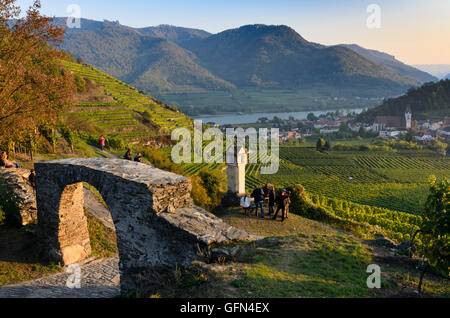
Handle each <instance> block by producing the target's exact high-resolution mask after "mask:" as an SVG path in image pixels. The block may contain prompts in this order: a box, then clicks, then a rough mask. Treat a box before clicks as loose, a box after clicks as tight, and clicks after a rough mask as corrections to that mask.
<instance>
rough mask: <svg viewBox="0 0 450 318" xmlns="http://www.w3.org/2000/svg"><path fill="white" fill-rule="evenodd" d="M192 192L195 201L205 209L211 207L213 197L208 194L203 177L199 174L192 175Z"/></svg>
mask: <svg viewBox="0 0 450 318" xmlns="http://www.w3.org/2000/svg"><path fill="white" fill-rule="evenodd" d="M191 182H192V192H191V197H192V199H193V200H194V203H195V204H196V205H198V206H200V207H202V208H204V209H209V208H210V207H211V198H210V197H209V196H208V193H207V192H206V189H205V187H204V186H203V183H202V179H200V177H199V176H194V177H191Z"/></svg>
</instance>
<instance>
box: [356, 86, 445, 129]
mask: <svg viewBox="0 0 450 318" xmlns="http://www.w3.org/2000/svg"><path fill="white" fill-rule="evenodd" d="M408 106H409V107H411V110H412V112H413V114H416V115H426V114H429V113H440V114H448V113H450V80H448V79H447V80H441V81H439V82H436V83H426V84H424V85H423V86H421V87H419V88H411V89H410V90H409V91H408V93H407V94H406V95H404V96H401V97H398V98H392V99H388V100H386V101H385V102H384V103H383V104H382V105H380V106H378V107H375V108H373V109H370V110H368V111H367V112H363V113H362V114H361V115H359V118H358V120H359V121H362V122H372V121H373V120H374V119H375V117H376V116H402V115H403V114H404V113H405V110H406V108H407V107H408ZM416 118H417V117H416Z"/></svg>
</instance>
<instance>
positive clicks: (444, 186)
mask: <svg viewBox="0 0 450 318" xmlns="http://www.w3.org/2000/svg"><path fill="white" fill-rule="evenodd" d="M449 197H450V180H448V179H444V180H442V181H441V182H440V183H437V182H436V177H435V176H432V177H430V195H429V196H428V199H427V202H426V203H425V207H424V209H423V212H422V220H423V221H422V224H421V226H420V234H421V241H422V246H421V249H419V251H420V254H421V255H422V256H423V257H424V259H425V260H426V262H427V266H426V267H425V269H424V271H423V273H422V275H421V279H420V282H419V292H420V290H421V285H422V279H423V275H424V274H425V271H426V269H427V267H428V264H429V265H430V266H432V267H433V268H435V269H436V270H437V271H438V272H440V273H441V274H442V275H444V276H445V277H449V269H450V214H449V213H448V212H449V208H450V201H449Z"/></svg>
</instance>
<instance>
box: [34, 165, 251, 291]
mask: <svg viewBox="0 0 450 318" xmlns="http://www.w3.org/2000/svg"><path fill="white" fill-rule="evenodd" d="M35 170H36V198H37V208H38V235H39V238H40V240H41V243H42V246H43V249H44V251H45V253H46V255H47V256H48V258H49V260H52V261H54V262H57V263H60V264H63V265H70V264H74V263H77V262H79V261H80V260H82V259H84V258H86V257H87V256H89V254H90V252H91V247H90V241H89V233H88V229H87V219H86V217H85V216H84V210H83V200H84V198H83V184H82V182H87V183H89V184H91V185H92V186H94V187H95V188H96V189H97V190H98V191H99V192H100V194H101V195H102V197H103V199H104V201H105V202H106V204H107V205H108V207H109V209H110V211H111V216H112V219H113V221H114V224H115V228H116V234H117V247H118V250H119V259H120V275H121V279H120V281H121V290H122V293H128V292H133V291H135V290H136V288H137V286H138V284H140V281H142V279H143V278H145V277H155V276H156V277H158V276H161V275H163V274H164V273H165V272H167V270H168V269H172V268H174V267H175V266H189V265H190V264H191V262H192V261H193V260H195V259H198V258H199V257H200V256H199V255H200V254H202V252H204V250H205V249H208V248H209V247H210V246H211V245H212V244H214V243H225V242H229V241H235V240H252V239H254V237H252V236H250V235H249V234H247V233H246V232H244V231H242V230H239V229H236V228H233V227H231V226H229V225H227V224H225V223H224V222H222V220H220V219H218V218H216V217H215V216H214V215H213V214H211V213H209V212H207V211H205V210H203V209H201V208H199V207H196V206H194V205H193V202H192V199H191V197H190V191H191V183H190V180H189V179H188V178H185V177H182V176H179V175H176V174H173V173H170V172H167V171H162V170H159V169H156V168H154V167H151V166H148V165H145V164H141V163H136V162H131V161H125V160H120V159H64V160H54V161H47V162H42V163H36V164H35Z"/></svg>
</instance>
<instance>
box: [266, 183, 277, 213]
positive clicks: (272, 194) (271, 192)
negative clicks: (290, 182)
mask: <svg viewBox="0 0 450 318" xmlns="http://www.w3.org/2000/svg"><path fill="white" fill-rule="evenodd" d="M267 196H268V198H269V216H271V215H272V214H273V213H274V206H275V199H276V193H275V187H274V186H273V185H270V186H269V190H268V193H267Z"/></svg>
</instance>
